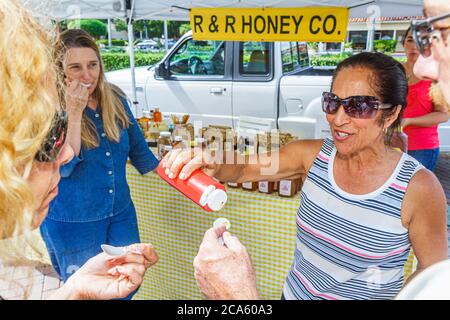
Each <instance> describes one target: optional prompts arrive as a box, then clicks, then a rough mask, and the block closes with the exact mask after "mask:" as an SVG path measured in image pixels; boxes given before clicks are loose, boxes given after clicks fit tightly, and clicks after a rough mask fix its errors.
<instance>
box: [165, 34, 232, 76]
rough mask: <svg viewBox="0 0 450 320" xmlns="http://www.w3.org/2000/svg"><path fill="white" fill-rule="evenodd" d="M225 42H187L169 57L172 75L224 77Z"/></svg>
mask: <svg viewBox="0 0 450 320" xmlns="http://www.w3.org/2000/svg"><path fill="white" fill-rule="evenodd" d="M224 58H225V42H224V41H196V40H192V39H190V40H188V41H186V42H185V43H184V44H183V45H182V46H180V47H179V48H178V49H177V50H176V51H175V53H174V54H173V55H172V56H171V57H170V60H169V61H170V72H171V74H172V75H193V76H195V75H215V76H217V75H224V70H225V68H224V66H225V65H224V61H225V60H224Z"/></svg>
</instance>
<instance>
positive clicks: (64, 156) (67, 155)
mask: <svg viewBox="0 0 450 320" xmlns="http://www.w3.org/2000/svg"><path fill="white" fill-rule="evenodd" d="M74 155H75V152H74V151H73V149H72V147H71V146H70V144H69V143H68V142H67V141H66V142H65V143H64V146H63V147H62V149H61V152H60V153H59V155H58V159H57V162H58V164H59V165H60V166H62V165H65V164H66V163H68V162H70V160H72V159H73V156H74Z"/></svg>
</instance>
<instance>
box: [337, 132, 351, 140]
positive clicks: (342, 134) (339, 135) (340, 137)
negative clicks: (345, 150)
mask: <svg viewBox="0 0 450 320" xmlns="http://www.w3.org/2000/svg"><path fill="white" fill-rule="evenodd" d="M334 133H335V136H336V138H337V139H338V140H341V141H342V140H346V139H347V138H349V137H350V136H352V134H351V133H347V132H343V131H338V130H334Z"/></svg>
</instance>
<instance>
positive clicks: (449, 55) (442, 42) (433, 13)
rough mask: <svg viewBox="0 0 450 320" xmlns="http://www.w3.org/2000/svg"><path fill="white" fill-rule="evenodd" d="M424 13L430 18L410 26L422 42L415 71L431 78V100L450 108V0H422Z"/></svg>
mask: <svg viewBox="0 0 450 320" xmlns="http://www.w3.org/2000/svg"><path fill="white" fill-rule="evenodd" d="M424 13H425V15H426V17H427V18H428V21H430V20H431V22H427V23H422V24H421V25H418V26H417V28H415V30H414V29H413V33H414V32H415V33H416V38H417V39H418V40H420V43H421V45H420V46H419V49H420V51H421V55H420V56H419V57H418V59H417V62H416V64H415V65H414V74H415V75H416V76H417V77H419V78H424V79H430V80H433V81H434V84H433V86H432V89H431V98H432V100H433V102H434V103H435V104H436V105H444V106H446V107H447V109H450V108H449V106H450V16H449V15H450V1H448V0H425V1H424Z"/></svg>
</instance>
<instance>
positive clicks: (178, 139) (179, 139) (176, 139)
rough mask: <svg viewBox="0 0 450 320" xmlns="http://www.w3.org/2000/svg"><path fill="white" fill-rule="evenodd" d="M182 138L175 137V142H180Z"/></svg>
mask: <svg viewBox="0 0 450 320" xmlns="http://www.w3.org/2000/svg"><path fill="white" fill-rule="evenodd" d="M182 140H183V137H182V136H175V141H182Z"/></svg>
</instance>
